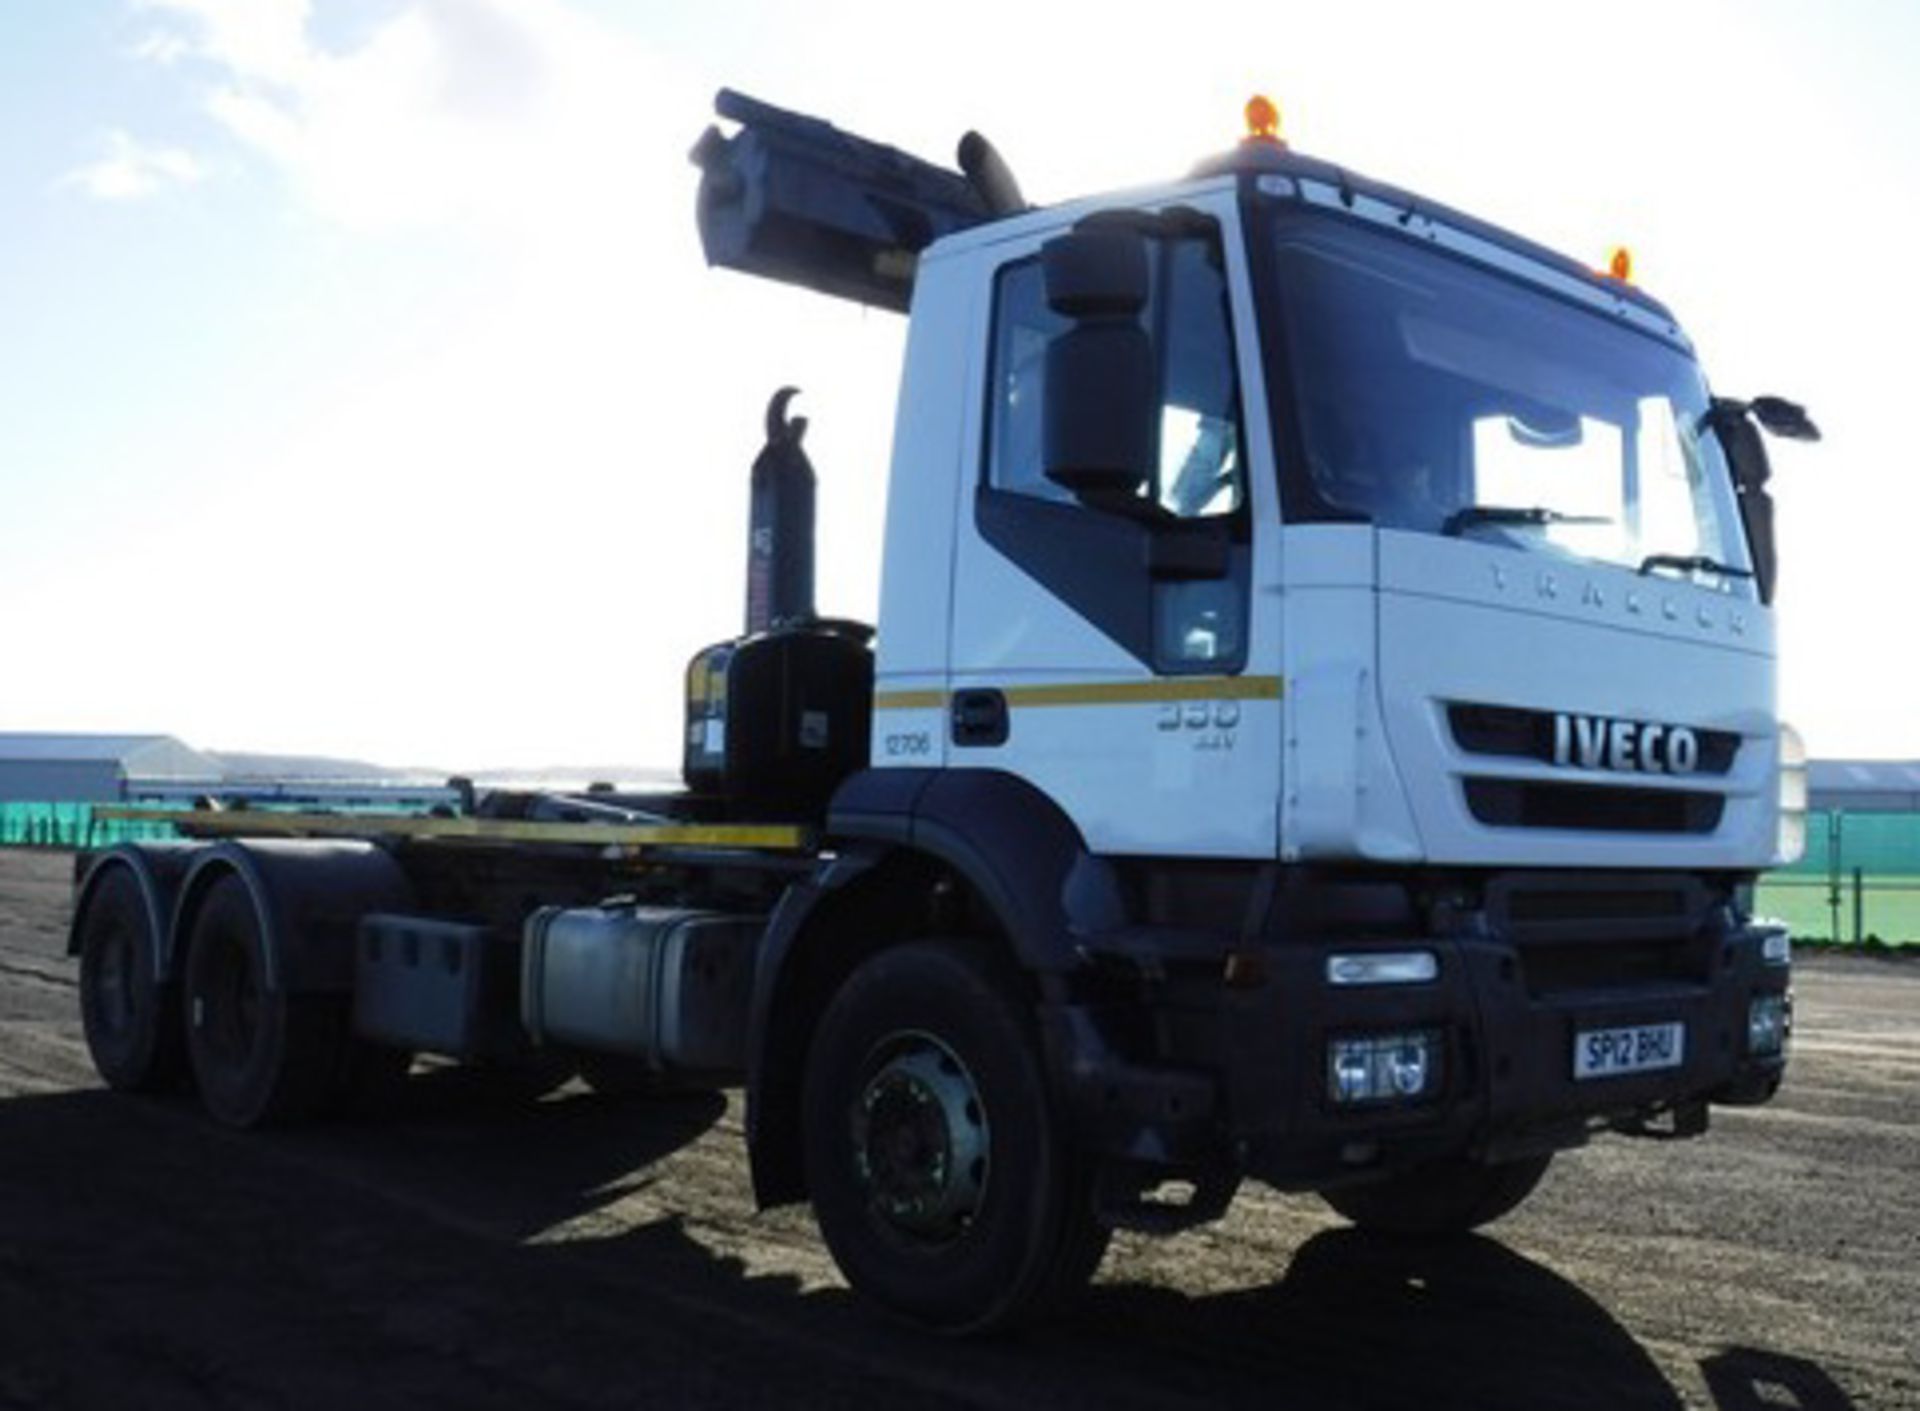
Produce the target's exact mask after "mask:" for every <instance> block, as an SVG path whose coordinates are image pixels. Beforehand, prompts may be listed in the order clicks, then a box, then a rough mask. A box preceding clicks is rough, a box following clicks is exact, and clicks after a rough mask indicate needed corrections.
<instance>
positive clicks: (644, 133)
mask: <svg viewBox="0 0 1920 1411" xmlns="http://www.w3.org/2000/svg"><path fill="white" fill-rule="evenodd" d="M723 84H724V85H728V86H732V87H736V88H739V89H742V90H743V91H746V92H748V93H751V94H754V95H756V96H758V97H762V98H765V99H767V100H769V101H772V102H775V103H778V104H781V105H783V106H787V107H793V108H798V109H800V110H802V111H806V112H811V113H815V114H817V115H820V116H823V117H826V118H829V119H830V120H832V121H833V122H835V123H836V124H838V125H839V126H841V127H844V128H847V129H849V130H851V131H854V132H858V133H861V134H863V135H866V136H870V137H874V138H878V139H880V140H883V141H886V142H889V143H892V144H894V145H896V146H900V147H903V148H906V149H907V150H909V151H913V152H916V153H918V154H920V155H923V156H926V157H929V158H932V159H935V160H939V161H944V162H950V161H951V160H952V152H953V146H954V143H955V142H956V141H957V139H958V137H959V136H960V134H961V133H962V132H964V131H965V130H967V129H968V128H970V127H977V128H979V129H980V130H982V131H983V132H985V133H987V134H988V135H989V136H990V137H991V138H992V139H993V140H994V141H995V143H996V145H998V146H999V147H1000V149H1001V150H1002V152H1003V153H1004V154H1005V155H1006V156H1007V158H1008V159H1009V161H1010V162H1011V164H1012V165H1013V167H1014V170H1015V171H1016V173H1017V174H1018V176H1019V178H1020V180H1021V183H1022V185H1023V187H1024V188H1025V191H1026V194H1027V195H1028V197H1029V198H1030V199H1033V200H1036V201H1039V202H1042V203H1044V202H1047V201H1051V200H1060V199H1066V198H1068V197H1072V196H1078V195H1083V194H1087V193H1091V192H1095V191H1100V190H1105V189H1117V188H1124V187H1129V186H1137V185H1141V184H1147V183H1152V182H1156V181H1159V180H1163V179H1167V178H1171V177H1176V176H1178V175H1180V174H1181V173H1184V172H1185V171H1186V170H1187V169H1188V168H1190V167H1191V166H1192V164H1193V163H1194V162H1195V161H1196V160H1198V159H1199V158H1201V157H1203V156H1205V155H1207V154H1209V153H1212V152H1214V151H1217V150H1220V149H1222V148H1224V147H1225V146H1227V145H1229V144H1230V143H1231V141H1232V140H1233V139H1234V138H1235V137H1237V136H1238V134H1239V131H1240V109H1241V105H1242V104H1243V103H1244V101H1245V100H1246V98H1247V97H1248V96H1249V95H1251V94H1252V93H1255V92H1267V93H1271V94H1272V95H1274V96H1275V97H1276V98H1277V99H1278V101H1279V103H1280V105H1281V108H1282V110H1283V113H1284V121H1285V126H1286V129H1287V135H1288V137H1289V139H1290V140H1291V141H1292V142H1293V144H1294V145H1295V147H1296V148H1298V149H1300V150H1302V151H1306V152H1309V153H1312V154H1314V155H1316V156H1322V157H1327V158H1330V159H1332V160H1336V161H1339V162H1341V163H1343V164H1345V165H1347V166H1349V167H1351V168H1353V169H1355V170H1359V171H1363V172H1366V173H1367V174H1369V175H1371V176H1375V177H1378V178H1381V179H1383V180H1387V181H1391V182H1394V183H1396V184H1399V185H1403V186H1407V187H1410V188H1412V189H1414V190H1417V191H1419V192H1422V193H1423V194H1425V195H1427V196H1429V197H1432V198H1434V199H1436V200H1441V201H1445V202H1446V203H1448V204H1450V205H1454V206H1457V207H1461V208H1463V209H1466V210H1469V211H1472V212H1474V213H1475V214H1478V215H1481V216H1484V217H1486V218H1489V219H1491V220H1494V221H1496V222H1498V223H1500V224H1503V225H1507V226H1509V227H1511V228H1514V229H1516V230H1519V231H1521V232H1523V233H1525V234H1527V235H1529V236H1531V237H1533V238H1535V239H1538V240H1541V241H1543V242H1544V243H1546V244H1549V245H1551V246H1554V247H1555V248H1558V249H1561V250H1563V251H1566V252H1567V253H1569V254H1573V255H1575V256H1576V257H1578V258H1582V259H1589V260H1591V261H1593V262H1595V263H1598V262H1599V261H1601V260H1603V259H1604V258H1605V255H1606V253H1607V252H1608V251H1609V250H1610V249H1611V247H1612V246H1613V245H1615V244H1618V243H1626V244H1628V245H1629V246H1631V247H1632V249H1633V251H1634V254H1635V262H1636V278H1637V279H1638V280H1639V282H1640V283H1642V284H1643V285H1644V286H1645V287H1646V288H1647V289H1649V290H1650V291H1651V292H1652V293H1654V294H1655V295H1657V296H1658V297H1660V298H1661V299H1663V300H1665V301H1666V302H1667V303H1668V304H1670V305H1671V306H1672V307H1673V308H1674V310H1675V311H1676V313H1677V314H1678V315H1679V317H1680V318H1681V320H1682V322H1683V323H1684V324H1685V325H1686V326H1687V327H1688V329H1689V331H1690V333H1691V335H1692V337H1693V340H1694V343H1695V345H1696V347H1697V348H1698V350H1699V352H1700V355H1701V358H1702V361H1703V363H1704V364H1705V366H1706V368H1707V372H1708V376H1709V379H1710V380H1711V382H1712V383H1713V385H1714V387H1715V389H1716V390H1717V391H1720V392H1724V393H1732V394H1740V395H1751V394H1754V393H1759V392H1775V393H1780V394H1784V395H1787V396H1791V397H1793V398H1795V399H1797V400H1801V401H1804V402H1805V403H1806V404H1807V405H1808V406H1809V408H1810V409H1811V410H1812V412H1813V414H1814V416H1815V418H1816V419H1817V420H1818V421H1819V423H1820V425H1821V426H1822V428H1823V430H1824V431H1825V432H1826V439H1825V441H1824V442H1823V443H1821V444H1820V445H1818V446H1814V447H1802V446H1797V445H1781V444H1780V443H1777V442H1776V443H1775V444H1774V461H1775V470H1776V475H1775V488H1776V498H1777V501H1778V505H1779V510H1778V519H1779V525H1780V540H1781V546H1782V550H1781V552H1782V576H1781V589H1780V595H1779V612H1780V621H1781V651H1782V667H1781V693H1782V702H1783V710H1784V713H1785V715H1786V716H1787V718H1789V719H1790V720H1792V721H1794V722H1795V723H1796V724H1797V725H1798V726H1799V727H1800V728H1801V730H1802V732H1803V733H1804V734H1805V735H1806V737H1807V739H1808V742H1809V745H1810V747H1811V748H1812V749H1813V751H1814V752H1815V753H1816V754H1819V755H1824V756H1829V757H1832V756H1855V755H1860V756H1890V757H1891V756H1898V757H1913V756H1920V652H1916V651H1913V650H1909V648H1908V644H1907V642H1906V640H1905V618H1906V610H1907V605H1908V603H1909V602H1910V601H1911V600H1912V599H1913V597H1914V593H1913V591H1912V590H1911V589H1908V588H1904V587H1903V586H1902V575H1901V573H1900V569H1901V567H1902V565H1904V564H1906V563H1908V562H1909V561H1911V560H1912V559H1913V558H1914V553H1913V546H1914V545H1915V544H1916V543H1917V542H1920V532H1916V530H1917V527H1920V521H1917V519H1916V517H1917V516H1920V463H1917V461H1920V458H1917V457H1916V455H1915V452H1914V450H1913V446H1914V437H1913V436H1912V434H1911V433H1910V429H1909V427H1908V424H1907V422H1906V418H1905V415H1904V413H1905V411H1906V409H1907V407H1908V406H1909V405H1911V404H1912V403H1913V402H1914V401H1915V400H1916V394H1915V391H1914V389H1913V388H1911V387H1910V386H1909V385H1908V379H1909V376H1910V375H1911V374H1912V372H1913V371H1914V370H1915V368H1916V364H1917V363H1920V360H1917V359H1916V358H1915V357H1914V356H1913V354H1912V353H1911V351H1910V349H1911V348H1912V347H1913V345H1914V342H1915V329H1916V328H1920V276H1916V273H1915V271H1916V269H1920V260H1916V258H1915V256H1914V252H1913V249H1912V243H1913V239H1914V236H1913V232H1914V231H1915V230H1917V229H1920V99H1916V97H1915V96H1914V95H1915V93H1916V92H1920V5H1914V4H1912V3H1910V0H1833V3H1825V4H1820V5H1813V4H1797V5H1790V4H1782V3H1765V2H1764V0H1762V3H1739V4H1734V3H1689V0H1662V3H1653V4H1642V3H1638V0H1620V3H1614V4H1609V5H1606V6H1581V7H1571V6H1553V5H1542V4H1539V3H1537V0H1536V2H1535V3H1515V4H1509V3H1493V2H1492V0H1487V2H1486V3H1481V0H1459V2H1458V3H1450V4H1445V5H1436V4H1433V3H1431V0H1427V3H1378V4H1362V3H1354V4H1347V5H1337V6H1336V5H1328V4H1326V3H1324V0H1311V3H1290V0H1263V3H1260V4H1257V5H1255V4H1216V3H1209V2H1208V0H1189V3H1185V4H1182V5H1180V6H1178V7H1169V6H1166V5H1164V4H1160V5H1150V6H1149V5H1141V6H1133V5H1128V4H1122V3H1108V4H1102V5H1099V6H1097V7H1095V6H1088V7H1084V8H1081V7H1073V6H1066V5H1061V6H1049V7H1042V6H1036V5H1032V4H1009V3H1000V0H982V2H981V3H976V4H970V5H968V6H966V7H955V6H951V5H948V6H927V7H915V6H911V5H907V4H902V3H899V0H894V3H891V4H864V3H862V4H855V3H840V2H839V0H835V2H834V3H823V4H810V5H805V6H802V5H798V4H791V3H789V4H775V3H764V4H762V3H735V4H727V5H692V4H671V5H669V4H662V3H612V0H602V2H601V3H590V0H577V2H576V3H568V0H0V729H14V730H79V731H158V732H164V733H170V734H175V735H178V736H180V737H182V738H183V739H185V740H187V741H188V742H189V743H192V744H194V745H196V746H200V747H203V748H215V749H233V750H264V751H282V752H293V753H313V754H333V755H342V756H349V757H358V758H363V759H371V760H376V761H379V762H382V763H387V764H394V765H403V764H404V765H419V766H427V767H433V768H444V769H456V768H459V769H470V768H476V767H481V766H489V765H492V766H510V765H511V766H522V767H540V766H546V765H554V764H558V763H573V764H582V763H588V762H595V763H598V762H608V763H626V764H638V765H671V764H672V763H673V762H674V761H675V760H676V758H677V753H678V740H679V712H680V708H681V707H680V681H681V671H682V669H683V666H684V663H685V661H686V659H687V657H688V656H689V655H691V653H692V652H693V651H694V650H696V649H697V648H699V647H700V646H702V645H704V644H706V643H708V642H712V641H716V640H719V639H721V638H724V637H727V636H730V635H732V634H733V633H735V632H736V631H738V627H739V620H740V615H741V604H742V571H743V563H744V532H743V530H744V523H745V518H746V472H747V468H748V466H749V465H750V463H751V461H752V458H753V456H754V454H755V452H756V451H757V450H758V448H759V444H760V436H761V417H762V409H763V407H764V405H765V402H766V399H767V396H768V395H769V393H770V392H771V391H772V390H773V389H774V388H776V387H778V386H780V385H782V384H783V383H792V384H794V385H797V386H799V387H800V388H801V389H802V396H801V399H800V402H799V403H798V404H797V406H796V410H798V411H801V412H803V413H804V414H806V415H807V416H808V417H809V418H810V422H811V429H810V431H809V433H808V448H809V450H810V451H811V453H812V455H813V459H814V463H815V466H816V468H817V470H818V472H819V476H820V486H821V489H820V523H821V528H820V550H819V563H820V587H819V594H818V597H819V602H820V606H821V609H822V611H824V612H828V613H830V614H833V615H839V616H850V617H862V618H866V619H868V620H871V619H872V617H873V615H874V612H875V607H876V602H877V596H878V582H879V553H880V542H881V536H880V529H881V523H882V517H883V511H884V501H885V494H886V484H885V476H886V469H887V456H888V442H889V435H890V423H891V420H892V415H893V405H894V399H895V395H896V391H897V386H898V377H899V360H900V352H901V348H902V344H903V339H904V333H905V322H904V321H903V320H902V319H900V318H899V317H897V316H895V315H892V314H887V313H884V312H878V311H868V310H863V309H860V308H857V307H854V306H851V305H848V304H845V303H843V302H840V301H835V300H830V299H825V298H822V297H820V296H817V295H813V294H809V293H805V292H803V291H798V290H793V289H788V288H784V287H781V286H777V285H773V284H770V283H767V282H765V281H759V280H752V279H748V278H745V277H742V276H739V275H736V274H732V273H728V272H724V271H713V270H709V269H708V268H707V267H706V266H705V264H704V263H703V261H702V258H701V255H700V251H699V245H698V240H697V237H696V234H695V230H694V222H693V202H694V192H695V187H696V184H697V179H698V178H697V173H696V172H695V170H694V169H693V167H692V166H691V165H690V164H689V163H688V162H687V158H686V154H687V150H688V148H689V147H690V146H691V145H692V143H693V141H694V140H695V138H697V137H698V135H699V133H700V132H701V130H702V129H703V127H704V126H705V125H706V123H707V122H708V121H709V120H710V116H711V99H712V94H713V91H714V90H715V89H716V88H718V87H719V86H721V85H723Z"/></svg>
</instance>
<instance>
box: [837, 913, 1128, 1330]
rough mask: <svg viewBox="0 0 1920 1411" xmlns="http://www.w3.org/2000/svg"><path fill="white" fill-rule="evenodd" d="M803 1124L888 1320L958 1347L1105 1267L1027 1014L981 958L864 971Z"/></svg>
mask: <svg viewBox="0 0 1920 1411" xmlns="http://www.w3.org/2000/svg"><path fill="white" fill-rule="evenodd" d="M804 1112H805V1118H806V1169H807V1179H808V1184H809V1187H810V1192H811V1195H812V1199H813V1207H814V1214H815V1217H816V1218H817V1219H818V1221H819V1224H820V1230H821V1233H822V1235H823V1236H824V1237H825V1239H826V1242H827V1247H828V1248H829V1249H830V1250H831V1251H832V1253H833V1257H834V1260H835V1262H836V1263H838V1264H839V1266H840V1270H841V1272H842V1273H843V1274H845V1275H846V1278H847V1281H848V1283H850V1284H851V1285H852V1286H853V1287H854V1289H855V1290H857V1291H858V1292H859V1293H861V1294H863V1295H865V1296H866V1297H868V1298H871V1299H872V1300H873V1301H874V1302H876V1303H878V1304H879V1305H881V1306H882V1307H884V1308H886V1309H887V1310H888V1311H889V1312H892V1313H894V1314H897V1315H899V1316H900V1317H902V1318H905V1319H907V1320H909V1321H911V1322H914V1323H917V1324H920V1325H921V1326H923V1327H927V1328H931V1329H934V1330H937V1331H940V1332H946V1333H966V1332H979V1331H983V1330H986V1329H989V1328H993V1327H998V1326H1002V1325H1006V1324H1010V1323H1014V1322H1019V1321H1026V1320H1030V1319H1032V1318H1033V1317H1035V1316H1037V1315H1040V1314H1042V1313H1044V1312H1046V1311H1049V1310H1050V1309H1051V1308H1052V1307H1053V1306H1055V1305H1057V1304H1058V1303H1060V1302H1062V1301H1064V1300H1065V1299H1067V1298H1069V1297H1071V1296H1072V1295H1073V1294H1075V1293H1077V1292H1078V1291H1079V1290H1080V1288H1081V1287H1082V1286H1084V1285H1085V1283H1086V1282H1087V1280H1088V1279H1090V1278H1091V1277H1092V1275H1093V1272H1094V1270H1095V1269H1096V1268H1097V1267H1098V1266H1099V1263H1100V1259H1101V1257H1102V1255H1104V1253H1105V1252H1106V1247H1107V1241H1108V1238H1109V1232H1108V1231H1107V1230H1106V1229H1105V1228H1104V1227H1103V1226H1101V1225H1100V1224H1099V1222H1098V1221H1097V1220H1096V1219H1095V1216H1094V1209H1093V1200H1092V1182H1091V1179H1090V1172H1089V1170H1088V1168H1087V1166H1086V1164H1085V1162H1084V1161H1083V1160H1082V1159H1081V1158H1080V1156H1079V1154H1078V1153H1077V1152H1075V1151H1074V1150H1073V1148H1072V1147H1071V1146H1070V1145H1069V1143H1068V1141H1067V1139H1066V1136H1065V1133H1064V1131H1063V1127H1062V1124H1061V1122H1060V1121H1059V1120H1058V1118H1057V1115H1056V1113H1055V1111H1054V1105H1053V1102H1052V1100H1051V1096H1050V1094H1049V1091H1048V1087H1047V1082H1046V1077H1045V1073H1044V1071H1043V1069H1042V1067H1041V1064H1040V1059H1039V1054H1038V1049H1037V1045H1036V1044H1035V1042H1034V1036H1033V1034H1032V1025H1031V1021H1030V1019H1029V1017H1028V1006H1027V1004H1026V1002H1024V1001H1023V1000H1022V998H1021V997H1020V996H1019V995H1018V993H1017V991H1016V990H1015V988H1014V986H1013V984H1012V983H1011V982H1010V980H1009V978H1008V977H1006V976H1004V975H1002V974H1001V973H999V971H998V970H997V969H996V968H993V967H991V966H990V965H989V964H988V963H986V962H985V961H983V959H982V958H981V957H979V956H978V955H977V954H976V953H975V949H974V948H970V947H968V946H966V945H965V944H964V943H961V942H956V941H919V942H915V943H913V944H911V945H907V946H903V947H900V948H898V949H894V950H888V951H884V952H882V953H881V954H879V955H878V956H876V957H874V958H873V959H872V960H869V961H868V962H867V963H866V964H864V965H862V966H861V967H860V968H859V969H858V970H857V971H855V972H854V974H853V976H852V978H851V979H849V980H848V981H847V983H846V984H845V985H844V986H843V987H842V989H841V990H840V992H839V994H838V995H837V996H836V997H835V998H834V1000H833V1002H832V1004H831V1005H830V1006H829V1007H828V1009H827V1012H826V1015H825V1017H824V1018H823V1019H822V1020H821V1023H820V1029H819V1031H818V1033H817V1034H816V1035H815V1037H814V1041H813V1046H812V1050H811V1052H810V1054H809V1056H808V1061H807V1074H806V1090H805V1096H804Z"/></svg>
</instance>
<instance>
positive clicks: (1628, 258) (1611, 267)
mask: <svg viewBox="0 0 1920 1411" xmlns="http://www.w3.org/2000/svg"><path fill="white" fill-rule="evenodd" d="M1607 273H1608V274H1610V275H1612V276H1613V277H1614V278H1615V279H1617V280H1619V281H1620V282H1621V283H1622V284H1631V283H1633V251H1631V250H1629V249H1628V248H1627V247H1626V246H1625V245H1615V246H1614V247H1613V254H1612V255H1611V256H1609V257H1608V259H1607Z"/></svg>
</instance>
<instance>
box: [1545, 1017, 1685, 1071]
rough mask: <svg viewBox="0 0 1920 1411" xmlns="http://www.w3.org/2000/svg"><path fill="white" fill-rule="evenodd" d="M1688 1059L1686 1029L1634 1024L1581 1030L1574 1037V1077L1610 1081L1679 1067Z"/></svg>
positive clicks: (1672, 1026)
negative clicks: (1624, 1074) (1617, 1075)
mask: <svg viewBox="0 0 1920 1411" xmlns="http://www.w3.org/2000/svg"><path fill="white" fill-rule="evenodd" d="M1686 1056H1687V1026H1686V1025H1685V1024H1681V1023H1679V1022H1675V1023H1672V1024H1631V1025H1627V1026H1625V1027H1622V1028H1618V1029H1582V1030H1581V1031H1580V1032H1579V1033H1577V1034H1575V1035H1574V1036H1573V1076H1574V1077H1575V1078H1611V1077H1613V1076H1615V1075H1616V1074H1619V1073H1651V1072H1654V1071H1656V1070H1658V1069H1661V1068H1678V1067H1679V1066H1680V1064H1681V1063H1682V1062H1683V1061H1684V1060H1685V1059H1686Z"/></svg>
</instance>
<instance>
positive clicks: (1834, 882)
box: [1827, 808, 1841, 945]
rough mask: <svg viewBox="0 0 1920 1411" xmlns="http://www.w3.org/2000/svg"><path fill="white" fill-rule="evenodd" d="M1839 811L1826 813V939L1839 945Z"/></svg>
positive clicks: (1834, 810)
mask: <svg viewBox="0 0 1920 1411" xmlns="http://www.w3.org/2000/svg"><path fill="white" fill-rule="evenodd" d="M1840 818H1841V814H1840V810H1839V809H1837V808H1836V809H1831V810H1829V811H1828V813H1827V911H1828V917H1829V922H1830V925H1829V928H1828V931H1827V939H1828V940H1830V941H1832V942H1833V943H1834V944H1835V945H1838V944H1839V943H1840Z"/></svg>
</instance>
